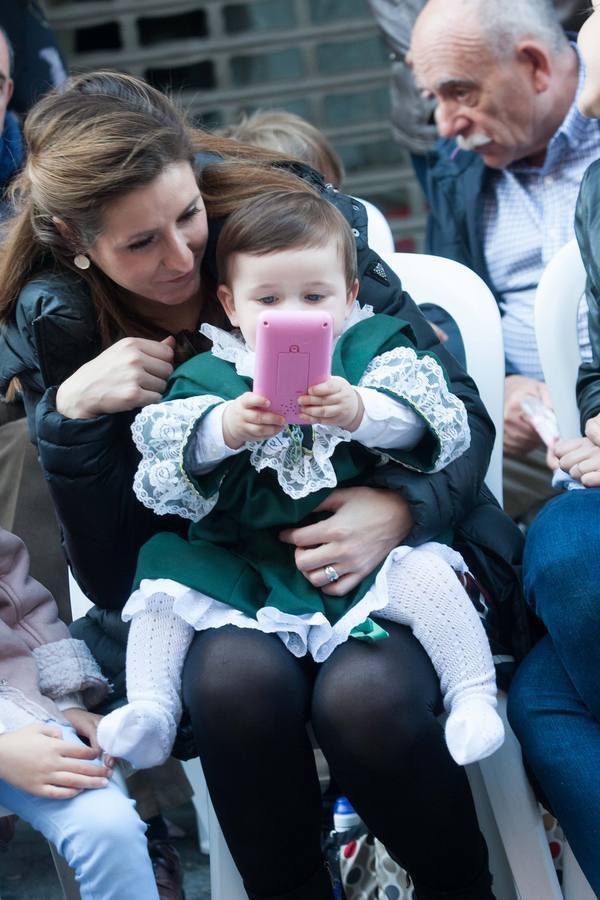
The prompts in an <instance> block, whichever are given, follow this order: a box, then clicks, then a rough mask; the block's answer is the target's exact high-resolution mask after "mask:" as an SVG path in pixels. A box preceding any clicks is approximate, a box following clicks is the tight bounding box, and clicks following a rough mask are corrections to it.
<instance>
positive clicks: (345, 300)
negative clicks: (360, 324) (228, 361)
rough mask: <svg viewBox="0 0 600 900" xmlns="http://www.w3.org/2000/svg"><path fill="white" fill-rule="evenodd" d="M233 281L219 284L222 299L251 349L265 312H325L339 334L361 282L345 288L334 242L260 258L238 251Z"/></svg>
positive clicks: (232, 264) (233, 263)
mask: <svg viewBox="0 0 600 900" xmlns="http://www.w3.org/2000/svg"><path fill="white" fill-rule="evenodd" d="M229 280H230V285H229V286H225V285H220V286H219V290H218V295H219V300H220V301H221V303H222V304H223V307H224V309H225V312H226V313H227V315H228V317H229V320H230V322H231V324H232V325H234V326H236V327H237V328H239V329H240V331H241V332H242V334H243V336H244V339H245V341H246V343H247V344H248V346H249V347H251V348H252V349H254V347H255V344H256V324H257V321H258V317H259V315H260V314H261V312H263V311H264V310H265V309H271V310H278V309H283V310H286V311H288V312H290V311H301V310H303V309H318V310H326V311H327V312H328V313H330V314H331V316H332V318H333V332H334V334H335V335H338V334H339V333H340V332H341V330H342V328H343V325H344V321H345V319H346V316H347V315H348V313H349V311H350V309H351V307H352V304H353V303H354V300H355V299H356V295H357V293H358V281H356V282H355V284H354V285H353V286H352V288H351V289H350V290H348V288H347V286H346V276H345V273H344V269H343V264H342V260H341V259H340V256H339V253H338V246H337V242H336V241H335V240H331V241H330V242H329V243H328V244H326V245H325V246H324V247H307V248H304V249H298V250H277V251H275V252H273V253H266V254H263V255H261V256H257V255H254V254H251V253H236V254H235V255H234V257H233V258H232V259H231V260H230V262H229Z"/></svg>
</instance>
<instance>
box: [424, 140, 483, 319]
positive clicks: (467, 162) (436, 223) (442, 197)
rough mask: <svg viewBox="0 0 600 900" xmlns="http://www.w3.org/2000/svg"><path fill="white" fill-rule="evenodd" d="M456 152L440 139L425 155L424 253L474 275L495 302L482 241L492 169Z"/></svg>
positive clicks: (476, 157)
mask: <svg viewBox="0 0 600 900" xmlns="http://www.w3.org/2000/svg"><path fill="white" fill-rule="evenodd" d="M456 149H457V148H456V144H455V142H454V141H453V140H441V141H438V142H437V144H436V145H435V148H434V149H433V150H432V151H431V152H430V153H429V154H428V155H427V165H428V169H427V199H428V201H429V217H428V219H427V235H426V251H427V253H433V254H434V255H435V256H445V257H446V258H447V259H454V260H456V262H459V263H463V265H465V266H468V267H469V269H472V270H473V271H474V272H477V274H478V275H479V277H480V278H483V280H484V281H485V283H486V284H487V285H488V287H489V288H490V290H491V291H492V293H493V294H494V296H495V297H496V300H497V301H498V300H499V295H498V292H497V291H496V289H495V287H494V285H493V283H492V279H491V277H490V273H489V270H488V267H487V263H486V260H485V253H484V242H483V191H484V189H485V186H486V183H487V180H488V179H489V178H490V176H491V174H492V170H491V169H489V168H488V167H487V166H486V165H485V163H484V162H483V160H482V158H481V156H479V155H478V154H477V153H471V152H468V151H465V150H460V151H459V152H458V153H456ZM455 153H456V155H455ZM452 157H454V158H452Z"/></svg>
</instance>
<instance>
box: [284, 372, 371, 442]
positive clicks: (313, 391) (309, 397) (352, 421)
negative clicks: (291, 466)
mask: <svg viewBox="0 0 600 900" xmlns="http://www.w3.org/2000/svg"><path fill="white" fill-rule="evenodd" d="M298 406H299V407H300V410H301V416H302V418H303V419H306V422H307V424H312V423H314V422H321V423H322V424H323V425H339V426H340V428H346V429H347V430H348V431H356V429H357V428H358V426H359V425H360V423H361V420H362V417H363V415H364V411H365V408H364V406H363V402H362V398H361V396H360V394H359V393H358V391H357V390H356V388H354V387H353V386H352V385H351V384H350V383H349V382H348V381H346V379H345V378H340V376H339V375H332V376H331V378H328V379H327V381H323V382H322V383H321V384H315V385H313V387H311V388H309V389H308V394H303V395H302V396H301V397H298Z"/></svg>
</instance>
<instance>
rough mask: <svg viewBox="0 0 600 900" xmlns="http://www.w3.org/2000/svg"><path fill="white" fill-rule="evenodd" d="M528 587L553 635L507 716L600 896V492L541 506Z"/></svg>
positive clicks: (529, 662) (516, 684) (516, 685)
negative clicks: (542, 507) (599, 851)
mask: <svg viewBox="0 0 600 900" xmlns="http://www.w3.org/2000/svg"><path fill="white" fill-rule="evenodd" d="M524 572H525V594H526V597H527V600H528V602H529V603H530V604H531V605H532V607H533V609H534V610H535V612H536V613H537V614H538V616H539V617H540V618H541V619H542V620H543V622H544V624H545V625H546V628H547V629H548V634H547V635H546V636H545V637H544V638H543V639H542V640H541V641H540V643H539V644H537V645H536V646H535V647H534V648H533V650H532V651H531V652H530V653H529V655H528V656H527V657H526V659H525V660H524V661H523V663H522V664H521V666H520V667H519V669H518V671H517V674H516V676H515V679H514V681H513V684H512V686H511V690H510V694H509V710H508V714H509V719H510V722H511V725H512V727H513V728H514V730H515V733H516V735H517V737H518V738H519V740H520V742H521V745H522V747H523V752H524V754H525V757H526V759H527V760H528V762H529V764H530V765H531V767H532V769H533V771H534V772H535V774H536V776H537V778H538V779H539V782H540V784H541V786H542V788H543V789H544V791H545V792H546V794H547V796H548V799H549V800H550V802H551V804H552V806H553V808H554V812H555V813H556V815H557V817H558V819H559V821H560V823H561V825H562V826H563V828H564V830H565V833H566V836H567V839H568V841H569V843H570V844H571V847H572V849H573V852H574V853H575V856H576V857H577V859H578V861H579V864H580V865H581V868H582V869H583V871H584V873H585V875H586V877H587V879H588V881H589V882H590V885H591V886H592V888H593V890H594V892H595V893H596V894H597V895H600V854H599V853H598V847H599V846H600V653H599V651H600V490H599V489H597V488H589V489H587V490H585V491H571V492H566V493H565V494H562V495H560V496H559V497H557V498H556V499H555V500H552V501H551V502H550V503H549V504H548V505H547V506H546V507H544V509H543V510H542V511H541V513H539V515H538V517H537V518H536V519H535V521H534V523H533V525H532V526H531V528H530V530H529V533H528V535H527V542H526V545H525V559H524Z"/></svg>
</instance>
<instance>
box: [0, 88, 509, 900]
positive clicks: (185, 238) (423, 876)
mask: <svg viewBox="0 0 600 900" xmlns="http://www.w3.org/2000/svg"><path fill="white" fill-rule="evenodd" d="M25 137H26V142H27V147H28V162H27V166H26V168H25V171H24V172H23V175H22V176H21V178H20V179H19V181H18V182H17V184H16V186H15V201H16V204H17V213H16V216H15V219H14V220H13V222H12V223H11V225H10V228H9V231H8V236H7V238H6V242H5V245H4V251H3V255H2V260H1V263H0V317H1V321H2V322H3V325H4V330H3V336H2V339H1V340H2V343H1V344H0V354H1V355H0V358H1V360H2V362H1V363H0V390H6V389H7V388H8V386H9V384H10V383H11V382H14V381H15V380H18V382H19V384H20V389H21V391H22V394H23V397H24V400H25V403H26V406H27V409H28V414H29V418H30V424H31V429H32V434H33V435H34V437H35V439H36V440H37V444H38V449H39V454H40V459H41V462H42V465H43V467H44V469H45V472H46V477H47V479H48V481H49V484H50V487H51V490H52V493H53V497H54V501H55V504H56V508H57V511H58V515H59V518H60V520H61V525H62V529H63V534H64V541H65V547H66V551H67V555H68V557H69V562H70V564H71V567H72V569H73V571H74V573H75V576H76V578H77V579H78V581H79V583H80V584H81V585H82V587H83V589H84V590H85V591H86V593H87V594H88V596H89V597H90V598H91V599H92V600H94V602H95V603H96V609H95V611H94V613H93V614H92V618H93V619H94V618H95V621H96V624H98V622H99V621H101V623H102V625H103V627H104V636H106V635H107V634H110V636H111V638H112V639H113V641H114V640H115V639H117V638H119V637H120V635H119V634H118V624H117V623H116V622H115V619H117V618H118V614H117V612H113V613H112V617H111V613H110V612H109V611H111V610H112V611H118V610H120V609H121V608H122V606H123V604H124V602H125V600H126V598H127V596H128V593H129V589H130V585H131V580H132V577H133V572H134V568H135V562H136V558H137V552H138V549H139V547H140V546H141V544H142V543H143V542H144V541H146V540H147V539H148V537H150V536H151V535H152V534H154V533H156V532H157V531H159V530H160V531H164V530H165V528H167V529H168V528H172V529H173V530H178V529H180V528H181V523H180V522H178V521H175V520H173V521H171V520H169V519H168V517H167V518H161V519H158V518H157V517H153V516H152V514H151V513H149V512H148V511H146V510H145V509H144V508H143V507H142V506H141V505H139V504H138V503H137V502H136V500H135V499H134V495H133V492H132V489H131V485H132V479H133V472H134V469H135V466H136V462H137V460H136V454H135V451H134V448H133V444H132V442H131V439H130V433H129V426H130V423H131V420H132V416H133V413H134V411H135V409H137V408H138V407H139V406H141V405H144V404H147V403H151V402H153V401H155V400H158V399H159V398H160V397H161V395H162V393H163V391H164V389H165V384H166V380H167V378H168V377H169V375H170V373H171V371H172V368H173V365H174V364H175V363H176V362H178V361H179V360H183V359H185V358H186V357H188V356H190V355H192V354H193V353H195V352H197V351H198V349H204V348H203V347H202V345H201V343H200V342H199V338H198V334H197V329H198V326H199V324H200V323H201V322H202V321H207V320H210V321H213V322H215V323H217V324H221V325H223V324H224V323H223V321H222V320H219V318H218V317H219V315H220V314H219V311H218V310H219V307H218V304H217V303H216V302H214V296H213V293H212V292H213V289H214V277H215V272H214V246H215V242H216V238H217V236H218V233H219V228H220V223H221V222H222V220H223V218H224V217H226V216H227V214H228V213H229V212H231V211H232V210H233V209H235V208H236V206H238V205H239V203H240V201H241V200H243V199H245V198H247V197H250V196H253V195H256V194H260V193H261V192H264V191H265V190H267V189H283V190H285V189H289V190H306V191H315V190H316V191H318V192H321V193H324V194H325V196H327V197H328V199H330V200H331V202H333V203H335V204H336V205H337V206H338V208H339V209H340V210H341V211H342V212H343V214H344V215H345V216H346V218H347V219H348V220H349V221H350V224H351V226H352V228H353V230H354V234H355V236H356V240H357V249H358V261H359V276H360V279H361V290H360V294H359V301H360V302H361V303H365V302H369V303H370V304H371V305H372V306H373V307H374V308H375V311H377V312H379V311H383V312H387V313H389V314H392V315H394V314H397V315H401V317H402V318H403V319H407V320H408V321H409V322H410V323H411V325H412V327H413V329H414V333H415V336H416V341H417V343H418V345H419V347H420V348H423V349H425V348H429V347H435V352H436V353H437V354H438V356H439V357H440V359H441V360H442V361H443V363H444V365H445V366H446V368H447V371H448V375H449V379H450V382H451V390H452V391H453V392H454V393H455V394H457V395H458V396H459V397H461V399H462V400H463V401H464V403H465V406H466V408H467V411H468V417H469V426H470V431H471V447H470V449H469V450H468V451H467V452H466V453H465V454H464V455H463V456H462V457H461V458H460V459H458V460H457V461H456V462H454V463H452V464H451V465H450V466H448V467H447V468H446V469H445V470H444V471H443V472H440V473H438V474H435V475H430V476H422V475H420V474H419V473H416V472H411V471H408V470H400V467H398V466H396V465H387V466H384V467H382V468H381V470H380V471H379V473H378V475H377V479H376V480H374V482H373V486H372V487H366V488H362V487H361V488H358V487H357V488H348V489H345V490H339V491H334V492H333V493H332V495H331V496H330V497H329V498H328V500H327V501H326V503H324V504H323V505H322V507H321V509H320V512H321V513H322V514H323V516H322V518H320V519H319V520H318V521H314V522H312V523H311V524H306V525H302V526H300V527H298V528H295V529H292V530H290V531H288V532H285V533H283V534H282V536H281V537H282V540H285V541H288V542H290V543H292V544H293V545H295V546H296V563H297V566H298V568H299V570H300V571H301V572H302V573H303V574H304V575H305V576H306V578H308V579H309V580H310V581H311V582H312V583H313V584H314V585H316V586H322V589H323V590H324V591H326V592H327V593H328V594H330V595H332V596H334V597H335V596H343V595H344V594H345V593H347V592H348V591H349V590H351V589H352V588H353V587H354V586H355V585H356V584H357V583H358V582H359V581H360V580H361V579H362V578H363V577H365V576H366V575H367V574H368V573H370V572H371V571H372V570H373V569H374V568H375V567H376V566H378V565H379V563H380V562H381V561H382V560H383V559H384V557H385V556H386V555H387V553H388V552H389V551H390V550H391V549H392V548H393V547H394V546H396V545H397V544H399V543H400V542H401V541H408V542H409V543H410V542H414V543H422V542H423V541H424V540H427V538H428V537H431V536H433V535H435V534H439V533H440V532H441V531H443V530H445V529H446V528H452V529H454V533H455V544H456V545H457V546H458V547H460V549H461V552H462V553H463V555H464V557H465V559H466V560H467V562H468V563H469V564H470V565H471V566H472V568H473V569H474V570H475V571H476V573H477V575H478V576H479V578H480V580H481V581H482V582H483V583H484V584H485V586H486V587H487V588H488V590H489V592H490V593H491V594H493V595H495V596H496V597H502V598H504V601H503V602H502V603H493V602H492V601H490V603H489V605H488V608H489V616H488V621H487V624H488V625H491V627H492V630H493V631H494V635H492V636H493V637H494V636H495V637H496V638H500V639H501V640H503V641H504V646H505V647H506V644H507V643H508V642H509V641H510V638H511V637H512V634H511V631H512V630H514V620H513V616H512V612H513V609H512V605H513V604H512V602H511V601H512V600H513V599H514V598H515V597H516V595H517V594H518V585H517V583H516V579H515V576H514V572H513V569H512V566H511V565H510V563H505V562H503V561H502V560H503V559H504V560H513V561H514V560H516V559H517V558H518V555H519V552H520V541H519V537H518V534H516V533H515V531H514V530H513V529H512V526H511V524H510V523H509V522H508V520H507V519H506V518H505V517H504V516H503V514H502V513H501V512H500V510H499V509H498V507H497V506H496V504H495V503H494V502H493V501H492V500H491V498H490V496H489V494H487V495H486V494H485V490H484V489H482V485H483V477H484V474H485V470H486V468H487V464H488V459H489V455H490V452H491V447H492V442H493V428H492V426H491V423H490V421H489V418H488V417H487V415H486V413H485V410H484V408H483V406H482V404H481V401H480V400H479V397H478V395H477V392H476V390H475V388H474V386H473V383H472V382H471V380H470V379H469V378H468V376H467V375H466V374H465V373H464V372H462V370H461V369H460V368H459V367H458V365H457V364H456V363H455V362H454V360H453V359H452V357H450V356H449V354H447V353H445V351H444V350H443V348H442V347H440V346H439V344H437V342H436V340H435V336H434V335H433V332H432V331H431V330H430V328H429V326H428V325H427V323H426V322H425V320H424V319H423V318H422V317H421V315H420V313H419V312H418V310H417V308H416V307H415V305H414V304H413V302H412V301H411V299H410V298H409V297H408V295H407V294H405V293H404V292H403V291H402V288H401V285H400V283H399V282H398V279H397V278H396V276H395V275H394V274H393V273H392V272H391V270H390V269H389V268H388V267H387V266H386V265H385V264H384V263H383V262H382V261H381V260H380V259H379V258H378V257H377V256H376V254H374V253H372V252H371V251H370V250H369V248H368V246H367V242H366V216H365V213H364V210H363V208H362V207H361V206H360V205H359V204H358V203H357V202H356V201H353V200H352V199H351V198H347V197H344V196H343V195H341V194H338V193H336V192H335V191H333V189H331V188H329V187H326V186H325V185H324V183H323V181H322V179H321V178H320V177H319V175H318V174H317V173H315V172H313V171H312V170H310V169H307V168H306V167H303V166H301V165H299V164H297V163H295V162H294V161H291V160H273V159H272V158H271V156H270V154H269V153H268V152H266V151H259V150H257V149H254V148H253V149H250V148H245V147H243V146H240V145H239V144H235V143H233V142H229V141H227V140H224V139H219V138H216V137H211V136H210V135H208V134H204V133H201V132H197V131H194V130H192V129H190V128H188V127H187V126H186V125H185V123H184V122H183V120H182V118H181V116H180V115H179V113H178V112H177V111H176V110H175V109H174V107H173V106H172V104H171V103H170V102H169V101H168V100H167V99H166V98H165V97H164V96H163V95H161V94H160V93H158V92H157V91H155V90H154V89H152V88H150V87H149V86H148V85H146V84H144V83H143V82H141V81H138V80H137V79H135V78H131V77H129V76H126V75H119V74H116V73H106V72H105V73H92V74H89V75H82V76H79V77H78V78H75V79H74V80H72V81H71V82H70V83H69V84H68V85H67V87H66V88H65V90H64V91H63V92H62V93H54V94H51V95H49V96H48V97H47V98H45V99H44V100H42V101H41V102H40V103H39V104H38V106H37V107H35V108H34V110H33V111H32V112H31V114H30V116H29V118H28V120H27V122H26V126H25ZM492 546H494V548H495V549H494V550H491V549H489V548H491V547H492ZM488 550H489V552H488ZM332 565H334V566H335V572H336V575H338V576H339V577H338V579H337V580H336V581H334V582H332V583H328V582H327V578H326V576H324V569H325V567H330V566H332ZM492 620H493V621H492ZM355 643H359V642H355ZM383 644H385V647H382V648H381V649H379V648H378V649H377V652H376V653H369V654H368V655H365V654H364V648H363V649H361V648H355V647H352V646H350V645H348V644H347V645H344V646H342V647H340V648H338V650H336V651H335V652H334V653H333V654H332V656H331V658H330V659H329V660H328V661H327V662H326V663H324V664H321V665H317V664H311V663H309V662H308V661H307V660H305V659H300V660H298V659H296V658H295V657H292V656H291V655H290V654H289V653H287V651H286V650H285V648H284V647H283V645H282V644H281V642H280V641H278V639H277V638H276V637H274V636H273V635H265V634H262V633H260V632H255V631H248V630H244V629H238V628H236V627H234V626H228V627H227V628H222V629H218V630H216V631H215V630H210V631H206V632H203V633H202V634H198V635H197V636H196V638H195V639H194V641H193V643H192V646H191V648H190V651H189V654H188V659H187V662H186V667H185V671H184V700H185V703H186V706H187V708H188V711H189V715H190V718H191V722H192V726H193V731H194V738H195V741H196V745H197V748H198V752H199V755H200V758H201V760H202V765H203V767H204V771H205V775H206V778H207V781H208V785H209V789H210V792H211V796H212V799H213V802H214V805H215V808H216V809H217V813H218V816H219V819H220V821H221V824H222V826H223V830H224V832H225V836H226V839H227V841H228V844H229V846H230V848H231V851H232V854H233V856H234V859H235V861H236V863H237V865H238V867H239V869H240V871H241V873H242V876H243V879H244V883H245V886H246V889H247V891H248V894H249V896H250V897H251V898H273V900H274V898H288V900H292V898H294V900H302V898H306V900H321V898H322V900H325V898H330V897H331V887H330V884H329V880H328V876H327V873H326V870H325V868H324V864H323V860H322V856H321V850H320V843H319V832H320V827H319V826H320V794H319V785H318V779H317V775H316V770H315V766H314V758H313V754H312V750H311V745H310V741H309V740H308V738H307V734H306V729H305V724H306V721H307V720H308V719H311V720H312V722H313V727H314V729H315V732H316V733H317V738H318V740H319V742H320V744H321V746H322V747H323V749H324V750H325V753H326V755H327V757H328V760H329V763H330V766H331V768H332V771H333V774H334V776H335V777H336V778H337V780H338V781H339V783H340V784H341V785H342V787H343V788H344V789H345V791H346V792H347V793H348V794H349V796H350V798H351V799H352V801H353V803H354V804H355V805H356V807H357V809H358V811H359V813H360V814H361V815H362V816H363V818H364V819H365V820H366V821H367V822H368V824H369V825H370V827H371V828H372V829H373V831H374V832H375V833H376V834H377V835H378V836H379V837H380V838H381V839H382V840H383V841H384V842H385V843H386V844H387V846H388V847H389V848H390V850H391V851H392V852H393V853H394V855H395V856H397V857H399V858H400V859H401V860H402V862H403V863H404V864H405V865H406V867H407V868H408V870H409V871H410V873H411V875H412V877H413V879H414V881H415V884H416V887H417V891H418V893H419V898H420V900H427V898H434V897H435V898H436V900H437V898H443V897H446V896H458V894H459V893H460V896H461V898H465V900H468V898H473V900H475V898H477V900H482V898H489V897H491V896H492V894H491V888H490V877H489V872H488V867H487V853H486V848H485V843H484V841H483V838H482V836H481V834H480V832H479V829H478V826H477V821H476V817H475V813H474V808H473V804H472V800H471V797H470V794H469V789H468V784H467V781H466V778H465V775H464V772H463V771H462V770H461V769H459V768H458V767H457V766H456V765H455V764H454V763H453V762H452V760H451V759H450V757H449V755H448V753H447V750H446V747H445V744H444V740H443V732H442V729H441V727H440V725H439V723H438V722H437V720H436V718H435V714H436V712H437V711H439V710H440V708H441V706H440V689H439V684H438V682H437V679H436V676H435V673H434V671H433V669H432V667H431V664H430V663H429V660H428V659H427V658H426V657H425V655H424V653H423V651H422V650H421V648H420V646H419V645H418V644H417V643H416V641H415V639H414V638H413V637H412V635H411V634H410V632H409V631H408V630H407V629H405V628H403V627H402V626H395V627H394V629H393V634H390V638H389V639H388V640H386V641H384V642H383ZM114 646H115V644H114V643H113V649H114ZM496 646H498V644H497V643H496ZM94 649H95V651H96V655H97V656H98V657H99V659H100V662H101V663H102V662H103V659H102V654H101V652H98V647H95V648H94ZM116 655H117V656H118V653H117V654H116ZM119 659H120V662H121V663H123V662H124V658H123V656H121V657H120V658H119ZM113 663H114V659H113ZM121 668H122V666H121ZM113 673H116V675H117V676H118V675H119V669H118V667H115V668H114V669H113ZM114 680H118V677H117V678H116V679H114ZM398 809H402V811H403V812H402V815H401V816H398V814H397V810H398ZM433 809H435V813H432V810H433ZM290 823H293V825H290Z"/></svg>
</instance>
